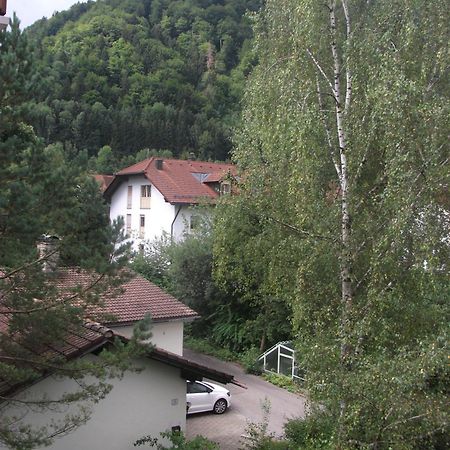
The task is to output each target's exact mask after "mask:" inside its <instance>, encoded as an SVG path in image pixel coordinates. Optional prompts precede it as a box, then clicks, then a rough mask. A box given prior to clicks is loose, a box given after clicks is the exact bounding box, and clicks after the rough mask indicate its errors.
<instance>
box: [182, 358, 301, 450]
mask: <svg viewBox="0 0 450 450" xmlns="http://www.w3.org/2000/svg"><path fill="white" fill-rule="evenodd" d="M183 356H184V357H186V358H188V359H190V360H191V361H194V362H197V363H200V364H204V365H206V366H209V367H213V368H214V369H217V370H221V371H223V372H228V373H230V374H233V375H234V378H235V380H237V381H239V382H241V383H242V384H244V385H245V386H247V387H248V389H242V388H240V387H238V386H235V385H233V384H230V385H227V388H228V389H229V390H230V392H231V408H230V409H229V410H228V411H227V412H226V413H225V414H223V415H215V414H211V413H203V414H193V415H190V416H188V418H187V424H186V435H187V437H188V438H190V439H192V438H193V437H195V436H197V435H202V436H205V437H207V438H208V439H210V440H212V441H214V442H217V443H218V444H219V446H220V448H221V450H238V449H239V448H241V447H242V444H241V440H242V438H241V436H242V435H244V434H245V429H246V426H247V424H248V422H254V423H255V422H261V420H262V415H263V410H262V408H261V403H262V402H264V400H265V399H266V398H267V399H268V400H269V401H270V416H269V431H270V432H272V433H274V434H275V435H276V436H282V435H283V424H284V423H285V422H286V420H287V419H289V418H293V417H304V415H305V402H306V400H305V398H304V397H301V396H298V395H295V394H291V393H290V392H288V391H286V390H284V389H281V388H278V387H276V386H274V385H272V384H270V383H268V382H266V381H264V380H262V379H261V378H259V377H257V376H254V375H248V374H246V373H244V371H243V370H242V369H241V367H240V366H239V365H237V364H234V363H229V362H224V361H221V360H218V359H216V358H213V357H212V356H208V355H204V354H201V353H197V352H194V351H192V350H189V349H184V354H183Z"/></svg>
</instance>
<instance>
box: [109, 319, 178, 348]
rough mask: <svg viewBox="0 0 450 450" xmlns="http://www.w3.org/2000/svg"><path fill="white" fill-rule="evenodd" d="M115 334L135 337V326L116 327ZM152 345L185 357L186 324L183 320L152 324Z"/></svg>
mask: <svg viewBox="0 0 450 450" xmlns="http://www.w3.org/2000/svg"><path fill="white" fill-rule="evenodd" d="M112 329H113V330H114V333H116V334H120V335H122V336H125V337H127V338H131V336H132V335H133V326H132V325H129V326H124V327H114V328H112ZM151 331H152V338H151V343H152V344H154V345H156V347H159V348H161V349H162V350H167V351H168V352H172V353H175V354H176V355H180V356H183V331H184V322H183V321H182V320H179V321H173V322H156V323H152V328H151Z"/></svg>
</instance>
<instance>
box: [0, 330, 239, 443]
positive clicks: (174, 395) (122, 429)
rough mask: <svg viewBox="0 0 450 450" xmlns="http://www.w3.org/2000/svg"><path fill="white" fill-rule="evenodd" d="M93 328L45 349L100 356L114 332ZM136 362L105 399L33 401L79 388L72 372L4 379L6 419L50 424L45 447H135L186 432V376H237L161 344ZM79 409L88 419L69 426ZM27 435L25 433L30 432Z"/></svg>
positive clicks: (1, 408) (0, 408)
mask: <svg viewBox="0 0 450 450" xmlns="http://www.w3.org/2000/svg"><path fill="white" fill-rule="evenodd" d="M94 328H95V329H90V326H87V328H86V330H85V332H84V333H83V332H80V331H77V333H76V334H72V333H70V332H68V333H67V336H66V339H65V342H64V343H61V344H59V345H57V346H56V351H55V348H53V347H52V348H44V349H43V351H45V352H47V354H48V352H53V354H55V355H56V354H57V352H58V351H59V352H61V351H62V352H63V353H64V355H65V357H66V358H67V359H69V360H71V359H74V358H80V357H81V358H89V359H97V358H98V356H96V354H97V353H98V351H99V349H101V348H103V347H106V348H110V347H111V343H112V339H113V338H114V334H113V332H112V331H111V330H109V329H107V328H106V327H98V326H95V327H94ZM135 365H136V366H137V367H138V368H139V369H141V370H140V371H131V370H128V371H126V372H125V374H124V376H123V377H122V378H116V379H112V380H109V383H110V384H111V385H112V386H113V388H112V390H111V392H110V393H109V394H108V395H107V396H106V398H104V399H103V400H101V401H100V402H96V401H90V400H85V401H83V402H76V403H64V404H60V405H58V404H55V405H48V406H47V407H39V406H38V405H37V404H33V403H32V402H33V401H35V402H39V401H40V400H45V401H48V400H56V399H59V398H61V396H62V395H64V394H67V393H75V392H78V391H79V390H80V384H79V380H77V379H73V378H71V377H69V376H64V377H61V376H59V377H54V376H52V374H51V373H50V374H49V373H46V374H43V376H42V378H41V379H40V380H35V381H34V382H33V383H30V384H28V385H26V384H25V385H24V384H21V385H20V386H18V387H14V386H10V385H8V384H2V383H0V394H1V396H2V398H3V400H2V402H0V414H1V417H2V420H4V421H7V420H8V419H11V429H15V430H16V432H18V433H20V431H19V430H20V427H26V426H31V427H32V428H33V429H39V428H41V427H45V426H47V427H48V426H49V425H50V427H49V428H48V430H47V433H44V436H54V441H53V443H52V444H51V445H50V446H49V447H45V448H50V449H54V450H74V449H91V450H104V449H110V450H127V449H129V450H131V449H133V448H136V447H135V446H134V445H133V443H134V442H135V441H136V440H138V439H139V438H142V437H144V436H148V435H151V436H152V437H155V438H160V433H161V432H163V431H171V430H181V431H185V429H186V381H185V380H201V379H202V378H203V377H207V378H209V379H212V380H215V381H218V382H220V383H230V382H233V376H232V375H228V374H226V373H222V372H219V371H216V370H214V369H210V368H208V367H205V366H201V365H199V364H195V363H192V362H190V361H188V360H186V359H185V358H183V357H181V356H178V355H174V354H173V353H170V352H166V351H164V350H161V349H158V348H156V349H154V350H153V351H151V352H149V353H148V354H147V355H146V356H142V357H140V358H139V359H136V361H135ZM91 381H92V380H91ZM5 399H9V400H5ZM44 404H45V402H44ZM80 407H81V408H82V409H80ZM80 413H81V414H85V413H87V414H88V415H89V416H90V418H89V420H88V421H87V422H86V423H84V424H79V426H78V427H76V428H74V429H70V430H65V429H64V427H63V423H64V420H65V418H66V417H67V415H74V414H80ZM61 427H62V428H61ZM22 436H23V437H26V432H24V434H23V435H22ZM6 448H10V447H9V446H7V445H2V444H1V443H0V449H6ZM14 448H18V447H16V446H14ZM39 448H41V447H39Z"/></svg>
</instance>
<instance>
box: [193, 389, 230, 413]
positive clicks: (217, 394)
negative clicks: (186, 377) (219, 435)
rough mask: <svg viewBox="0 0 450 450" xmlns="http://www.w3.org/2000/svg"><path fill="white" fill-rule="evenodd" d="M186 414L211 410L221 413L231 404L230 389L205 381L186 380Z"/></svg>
mask: <svg viewBox="0 0 450 450" xmlns="http://www.w3.org/2000/svg"><path fill="white" fill-rule="evenodd" d="M186 402H187V414H193V413H199V412H205V411H213V412H214V413H215V414H223V413H224V412H225V411H226V410H227V409H228V408H229V407H230V405H231V402H230V391H228V390H227V389H225V388H224V387H222V386H218V385H217V384H213V383H210V382H206V381H188V382H187V394H186Z"/></svg>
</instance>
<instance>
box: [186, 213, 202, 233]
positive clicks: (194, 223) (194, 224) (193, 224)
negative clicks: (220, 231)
mask: <svg viewBox="0 0 450 450" xmlns="http://www.w3.org/2000/svg"><path fill="white" fill-rule="evenodd" d="M199 226H200V217H199V216H198V215H197V214H192V216H191V218H190V220H189V229H190V230H191V231H194V230H198V227H199Z"/></svg>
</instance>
